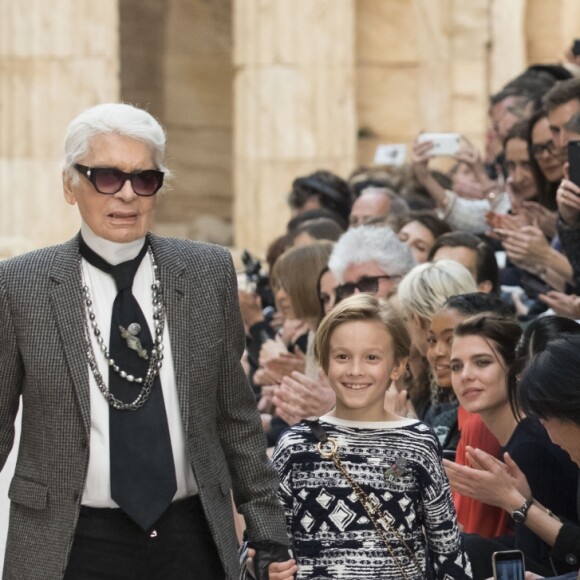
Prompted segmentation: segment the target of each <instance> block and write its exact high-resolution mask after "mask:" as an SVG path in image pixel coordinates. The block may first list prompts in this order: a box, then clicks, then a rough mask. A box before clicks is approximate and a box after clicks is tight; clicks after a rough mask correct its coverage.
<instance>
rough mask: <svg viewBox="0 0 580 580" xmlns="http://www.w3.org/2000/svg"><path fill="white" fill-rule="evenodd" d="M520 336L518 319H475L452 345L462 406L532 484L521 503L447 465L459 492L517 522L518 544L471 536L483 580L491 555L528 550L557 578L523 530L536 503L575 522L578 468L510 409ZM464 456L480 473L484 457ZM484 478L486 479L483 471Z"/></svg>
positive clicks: (543, 548)
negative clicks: (495, 507) (477, 417)
mask: <svg viewBox="0 0 580 580" xmlns="http://www.w3.org/2000/svg"><path fill="white" fill-rule="evenodd" d="M520 335H521V331H520V328H519V326H518V324H517V323H516V322H514V321H513V320H508V319H505V318H500V317H497V316H487V315H478V316H475V317H472V318H469V319H468V320H466V321H465V322H463V323H461V324H459V325H458V326H457V327H456V329H455V335H454V340H453V346H452V353H451V374H452V383H453V389H454V390H455V392H456V394H457V397H458V399H459V402H460V404H461V405H462V406H463V407H464V408H465V409H466V410H467V411H469V412H471V413H477V414H479V415H480V416H481V418H482V419H483V422H484V423H485V424H486V426H487V427H488V429H489V430H490V431H491V432H492V434H493V435H494V436H495V437H496V439H497V440H498V441H499V443H500V445H501V446H502V452H503V453H502V455H503V457H504V459H505V460H506V464H507V466H508V467H507V468H505V467H502V468H501V469H504V470H506V471H507V469H508V468H513V469H515V468H514V467H513V466H514V465H516V466H517V467H518V468H519V470H520V471H521V472H522V473H523V474H524V475H525V479H527V482H528V485H529V493H528V494H527V495H526V496H525V497H524V500H523V501H520V500H521V497H518V496H512V495H509V496H506V494H503V493H502V492H498V490H497V489H495V487H494V486H493V485H479V486H478V485H476V484H474V481H473V479H472V477H471V476H472V475H473V471H477V470H474V469H472V468H470V467H467V466H459V465H456V464H453V463H451V462H448V461H445V462H444V464H445V468H446V471H447V474H448V476H449V479H450V481H451V485H452V488H453V489H454V490H456V491H458V492H459V493H462V494H464V495H468V496H470V497H474V498H475V499H478V500H480V501H484V502H486V503H491V504H492V505H501V507H503V508H504V509H505V510H506V511H507V512H508V513H509V514H510V515H511V517H512V520H513V521H514V530H515V537H514V538H497V541H492V540H484V539H482V538H479V537H477V536H475V537H474V536H466V542H467V543H468V546H469V548H468V549H469V552H470V557H471V559H472V563H473V565H474V573H475V576H476V577H478V578H485V577H488V576H491V574H492V570H491V554H492V552H494V551H497V550H502V549H509V548H513V547H515V548H517V549H519V550H522V551H523V552H524V554H525V556H526V561H527V562H528V567H529V568H530V569H531V570H532V571H534V572H536V573H542V574H551V573H553V570H552V566H553V564H554V563H553V562H552V560H551V554H550V547H549V545H548V544H547V543H545V542H544V541H543V540H542V539H541V538H540V537H538V536H537V535H536V534H534V533H533V532H532V531H531V530H530V529H528V527H526V526H525V521H526V519H527V515H528V512H529V510H530V508H531V506H532V504H533V502H534V501H538V502H539V503H540V504H541V505H543V506H546V509H549V510H551V511H553V512H555V513H557V514H558V515H559V516H563V517H565V518H567V519H569V520H571V521H577V514H576V491H577V483H578V470H577V468H576V466H575V465H574V464H573V463H572V461H571V460H570V457H569V456H568V454H567V453H565V452H564V451H563V450H562V449H560V447H558V446H557V445H554V444H553V443H552V442H551V441H550V439H549V437H548V434H547V433H546V430H545V429H544V428H543V427H542V425H541V424H540V423H539V422H538V421H537V420H535V419H532V418H529V417H526V416H523V415H522V416H519V417H518V416H517V415H516V414H515V413H514V410H513V408H512V404H510V401H513V399H514V393H515V392H516V385H517V373H518V371H519V370H520V369H521V365H520V364H518V359H517V357H516V346H517V344H518V341H519V339H520ZM524 348H525V347H524ZM540 356H541V355H540ZM552 383H553V379H550V383H546V384H552ZM467 452H468V457H470V458H471V459H472V463H473V464H474V465H475V467H480V465H479V463H478V459H479V457H480V456H483V455H484V454H481V453H479V454H478V453H476V452H475V451H474V450H473V449H472V448H468V449H467ZM482 474H483V476H484V477H485V472H484V471H483V470H482ZM476 481H478V480H477V478H476ZM497 495H499V496H503V498H502V499H500V500H498V501H499V503H495V502H494V501H491V499H492V498H493V497H495V496H497ZM508 497H509V499H508ZM532 498H533V499H532ZM508 502H509V503H508ZM557 565H558V568H559V570H558V571H561V572H567V571H569V569H570V568H569V566H567V565H566V562H557Z"/></svg>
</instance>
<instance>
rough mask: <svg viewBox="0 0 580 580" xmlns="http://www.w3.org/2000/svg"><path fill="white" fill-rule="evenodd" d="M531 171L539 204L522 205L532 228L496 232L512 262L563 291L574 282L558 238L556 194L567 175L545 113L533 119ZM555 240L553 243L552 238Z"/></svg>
mask: <svg viewBox="0 0 580 580" xmlns="http://www.w3.org/2000/svg"><path fill="white" fill-rule="evenodd" d="M528 148H529V151H530V168H531V172H532V176H533V178H534V181H535V182H536V189H537V192H538V195H537V201H525V202H523V203H522V206H523V211H524V212H525V213H526V214H527V216H528V222H529V223H530V225H525V226H523V227H518V228H516V229H502V228H499V229H496V230H495V233H496V234H497V235H499V236H500V237H501V241H502V245H503V248H504V250H505V252H506V256H507V258H508V260H509V261H510V263H512V264H515V265H516V266H518V267H519V268H520V269H522V270H525V271H526V272H529V273H530V274H533V275H535V276H537V277H539V278H540V279H541V280H543V281H544V282H545V284H547V285H548V286H549V287H552V288H554V289H556V291H563V290H565V288H566V284H571V283H572V281H573V273H572V266H571V264H570V261H569V260H568V258H567V257H566V256H565V255H564V254H563V253H562V252H561V251H560V241H559V238H558V237H557V236H555V235H554V234H555V226H556V222H555V216H556V214H555V212H554V210H555V209H556V208H557V204H556V192H557V188H558V185H559V184H560V181H561V179H562V176H563V168H562V161H561V160H560V156H559V155H557V153H556V150H555V146H554V142H553V140H552V135H551V132H550V126H549V123H548V119H547V116H546V112H545V111H544V110H540V111H538V112H537V113H536V114H535V115H534V116H533V117H532V118H531V119H530V126H529V132H528ZM549 237H550V238H552V241H551V242H550V241H549V239H548V238H549Z"/></svg>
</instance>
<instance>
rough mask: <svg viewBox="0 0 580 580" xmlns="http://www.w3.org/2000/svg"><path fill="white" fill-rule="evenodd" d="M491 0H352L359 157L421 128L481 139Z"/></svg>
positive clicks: (366, 159)
mask: <svg viewBox="0 0 580 580" xmlns="http://www.w3.org/2000/svg"><path fill="white" fill-rule="evenodd" d="M489 2H490V0H470V1H469V2H465V1H463V0H358V1H357V38H356V45H357V67H356V70H357V108H358V115H359V120H360V127H361V129H362V131H361V138H360V141H359V161H360V162H361V163H363V164H368V163H371V162H372V159H373V154H374V150H375V148H376V146H377V145H378V144H379V143H389V142H394V143H407V144H410V143H412V141H413V140H414V139H415V137H416V136H417V134H418V133H419V131H421V130H424V131H430V132H446V131H457V132H460V133H463V134H465V135H466V136H468V137H469V138H470V139H472V140H473V141H475V142H476V143H478V144H481V143H482V142H483V136H484V132H485V123H486V117H485V115H486V108H487V107H486V102H487V94H488V84H489V82H488V77H489V73H488V67H487V59H488V52H489Z"/></svg>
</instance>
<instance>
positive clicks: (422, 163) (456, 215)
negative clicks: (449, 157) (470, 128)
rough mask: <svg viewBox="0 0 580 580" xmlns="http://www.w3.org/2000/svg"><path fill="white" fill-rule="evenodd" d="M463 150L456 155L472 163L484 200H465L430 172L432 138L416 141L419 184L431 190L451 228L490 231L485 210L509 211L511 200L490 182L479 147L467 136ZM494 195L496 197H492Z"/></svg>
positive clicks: (415, 165) (415, 167)
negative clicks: (468, 139) (472, 143)
mask: <svg viewBox="0 0 580 580" xmlns="http://www.w3.org/2000/svg"><path fill="white" fill-rule="evenodd" d="M462 143H463V145H462V149H461V150H460V153H459V154H458V155H457V156H456V159H457V160H458V161H463V162H465V163H467V164H469V165H470V166H471V168H472V170H473V173H474V175H476V176H477V178H478V179H479V181H480V183H481V187H482V192H483V194H485V197H484V198H483V199H465V198H462V197H459V196H458V195H457V193H455V192H453V191H451V190H450V189H449V188H446V187H444V186H443V185H441V184H440V183H439V182H438V181H437V180H436V179H435V178H434V176H433V175H432V173H431V172H430V171H429V161H430V160H431V159H432V153H431V150H432V148H433V143H432V142H430V141H424V142H422V143H421V142H419V141H418V140H416V141H415V143H414V145H413V152H412V156H411V162H412V167H413V171H414V173H415V176H416V178H417V180H418V181H419V183H421V185H422V186H423V187H424V188H425V189H426V190H427V191H428V193H429V195H430V196H431V197H432V199H433V201H434V202H435V205H436V207H437V209H438V213H439V217H441V218H442V219H444V220H445V221H446V222H447V223H448V224H449V225H450V226H451V228H452V229H454V230H460V231H466V232H469V233H472V234H482V233H484V232H485V231H486V230H487V225H486V222H485V216H486V213H487V212H489V211H490V210H491V209H494V210H495V211H498V212H506V211H507V210H508V209H509V200H508V199H507V197H506V196H504V195H501V190H498V189H497V184H496V183H495V182H493V181H491V180H490V179H489V178H488V177H487V175H486V173H485V167H484V165H483V161H482V159H481V156H480V155H479V152H478V151H477V149H476V148H475V147H474V146H473V145H471V144H470V143H469V142H468V141H467V140H466V139H465V138H463V141H462ZM492 196H494V197H492Z"/></svg>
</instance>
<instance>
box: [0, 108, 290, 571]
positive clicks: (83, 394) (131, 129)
mask: <svg viewBox="0 0 580 580" xmlns="http://www.w3.org/2000/svg"><path fill="white" fill-rule="evenodd" d="M164 153H165V133H164V131H163V129H162V127H161V126H160V125H159V123H158V122H157V121H156V120H155V119H154V118H153V117H152V116H151V115H150V114H149V113H147V112H145V111H143V110H140V109H137V108H135V107H131V106H129V105H121V104H108V105H99V106H96V107H93V108H92V109H89V110H87V111H85V112H83V113H81V114H80V115H79V116H78V117H76V118H75V119H74V120H73V121H72V122H71V124H70V125H69V128H68V131H67V136H66V140H65V161H64V170H63V184H64V197H65V200H66V201H67V203H69V204H71V205H77V206H78V208H79V212H80V216H81V220H82V224H81V230H80V233H79V234H78V235H77V236H76V237H75V238H74V239H72V240H70V241H69V242H66V243H64V244H61V245H59V246H54V247H52V248H46V249H43V250H39V251H37V252H32V253H30V254H26V255H23V256H20V257H17V258H14V259H12V260H8V261H6V262H3V263H2V264H1V265H0V328H1V329H2V332H1V333H0V377H1V378H0V381H1V386H0V468H2V467H3V466H4V464H5V462H6V458H7V456H8V454H9V452H10V449H11V448H12V445H13V441H14V420H15V417H16V413H17V411H18V407H19V400H20V398H22V406H23V421H22V436H21V441H20V453H19V456H18V461H17V465H16V472H15V476H14V478H13V480H12V482H11V486H10V492H9V495H10V498H11V500H12V504H11V512H10V527H9V531H8V541H7V549H6V558H5V569H4V577H6V578H18V579H19V580H26V579H30V580H32V579H35V580H37V579H39V578H47V579H48V578H50V579H57V578H65V580H88V579H90V578H99V579H103V580H107V579H113V578H123V579H128V578H148V579H151V580H161V579H163V580H185V579H191V578H208V579H209V578H212V579H220V578H221V579H223V578H226V577H228V578H230V577H237V575H238V572H239V565H238V561H237V539H236V534H235V528H234V523H233V514H232V505H231V498H230V489H232V490H233V495H234V500H235V502H236V504H237V507H238V509H239V511H240V512H241V513H243V515H244V516H245V519H246V524H247V530H248V534H249V538H250V540H252V541H254V542H265V543H266V544H261V547H262V548H263V549H262V550H261V551H260V552H258V556H260V555H265V556H266V561H269V560H270V559H273V558H274V557H276V556H278V557H279V558H281V559H283V560H288V550H287V548H286V545H287V543H288V540H287V535H286V526H285V522H284V515H283V512H282V508H281V506H280V505H279V503H278V501H277V499H276V491H277V488H278V482H277V479H276V476H275V473H274V471H273V469H271V467H270V466H269V464H268V460H267V456H266V449H265V438H264V436H263V433H262V429H261V424H260V419H259V415H258V411H257V409H256V404H255V399H254V396H253V393H252V391H251V389H250V388H249V386H248V384H247V381H246V377H245V374H244V372H243V370H242V367H241V365H240V357H241V354H242V351H243V348H244V330H243V326H242V322H241V319H240V312H239V307H238V303H237V291H236V277H235V272H234V270H233V267H232V263H231V257H230V255H229V253H228V252H227V251H226V250H224V249H221V248H218V247H217V246H209V245H206V244H200V243H196V242H191V241H185V240H176V239H169V238H161V237H158V236H155V235H153V234H151V233H150V228H151V224H152V220H153V216H154V212H155V209H156V206H157V195H156V194H157V192H158V191H159V190H160V189H161V187H162V186H163V183H164V177H165V176H166V175H167V173H168V171H167V169H166V168H165V167H164V166H163V157H164ZM293 569H294V562H293V561H292V560H288V565H287V570H289V571H292V570H293Z"/></svg>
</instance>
